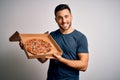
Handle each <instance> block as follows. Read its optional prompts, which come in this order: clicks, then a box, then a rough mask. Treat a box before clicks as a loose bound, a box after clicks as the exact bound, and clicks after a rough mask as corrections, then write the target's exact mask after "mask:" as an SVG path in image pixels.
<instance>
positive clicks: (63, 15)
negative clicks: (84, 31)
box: [55, 9, 72, 30]
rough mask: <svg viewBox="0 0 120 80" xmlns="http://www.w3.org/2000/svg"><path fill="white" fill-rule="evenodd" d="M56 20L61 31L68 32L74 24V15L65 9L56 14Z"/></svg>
mask: <svg viewBox="0 0 120 80" xmlns="http://www.w3.org/2000/svg"><path fill="white" fill-rule="evenodd" d="M55 20H56V22H57V24H58V25H59V27H60V29H62V30H68V29H69V28H70V27H71V24H72V15H71V13H70V12H69V10H68V9H64V10H61V11H58V12H57V13H56V17H55Z"/></svg>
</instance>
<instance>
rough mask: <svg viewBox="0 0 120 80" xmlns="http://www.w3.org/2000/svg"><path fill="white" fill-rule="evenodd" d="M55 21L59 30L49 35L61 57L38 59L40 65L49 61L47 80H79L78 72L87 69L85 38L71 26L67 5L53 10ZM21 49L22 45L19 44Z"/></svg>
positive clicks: (70, 16)
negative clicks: (61, 51)
mask: <svg viewBox="0 0 120 80" xmlns="http://www.w3.org/2000/svg"><path fill="white" fill-rule="evenodd" d="M55 20H56V22H57V24H58V26H59V29H58V30H56V31H53V32H51V33H50V35H51V36H52V37H53V38H54V40H55V41H56V42H57V43H58V45H59V46H60V48H61V49H62V50H63V54H62V56H59V55H56V54H53V56H52V57H49V56H46V57H45V58H38V60H39V61H40V62H42V63H44V62H46V61H47V60H48V59H50V64H49V69H48V77H47V80H79V71H86V69H87V67H88V59H89V54H88V43H87V38H86V37H85V35H84V34H82V33H81V32H80V31H77V30H76V29H74V28H73V26H72V14H71V10H70V8H69V6H68V5H66V4H60V5H58V6H57V7H56V8H55ZM20 46H21V47H22V44H20Z"/></svg>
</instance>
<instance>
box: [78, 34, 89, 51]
mask: <svg viewBox="0 0 120 80" xmlns="http://www.w3.org/2000/svg"><path fill="white" fill-rule="evenodd" d="M88 52H89V51H88V41H87V38H86V36H84V35H83V36H82V37H81V39H80V40H78V41H77V53H88Z"/></svg>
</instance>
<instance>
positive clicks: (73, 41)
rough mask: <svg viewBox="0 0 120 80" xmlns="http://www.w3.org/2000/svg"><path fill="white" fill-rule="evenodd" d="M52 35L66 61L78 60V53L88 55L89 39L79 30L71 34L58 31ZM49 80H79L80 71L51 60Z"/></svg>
mask: <svg viewBox="0 0 120 80" xmlns="http://www.w3.org/2000/svg"><path fill="white" fill-rule="evenodd" d="M50 35H51V36H52V37H53V39H54V40H55V41H56V42H57V44H58V45H59V46H60V48H61V49H62V50H63V54H62V57H64V58H66V59H70V60H78V53H88V43H87V38H86V37H85V35H84V34H82V33H81V32H79V31H77V30H74V31H73V32H72V33H70V34H62V33H61V32H60V30H59V29H58V30H56V31H54V32H51V33H50ZM47 80H79V70H76V69H73V68H71V67H68V66H66V65H65V64H63V63H61V62H58V61H57V60H52V59H51V60H50V64H49V69H48V78H47Z"/></svg>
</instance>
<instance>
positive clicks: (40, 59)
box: [37, 58, 48, 63]
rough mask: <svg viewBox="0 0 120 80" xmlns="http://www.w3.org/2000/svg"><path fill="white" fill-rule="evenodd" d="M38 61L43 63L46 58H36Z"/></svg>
mask: <svg viewBox="0 0 120 80" xmlns="http://www.w3.org/2000/svg"><path fill="white" fill-rule="evenodd" d="M37 60H38V61H40V62H41V63H45V62H46V61H47V60H48V59H47V58H37Z"/></svg>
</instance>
